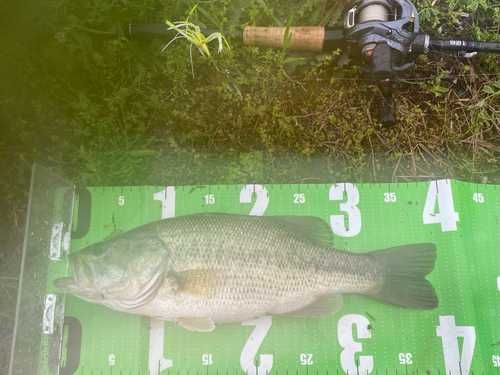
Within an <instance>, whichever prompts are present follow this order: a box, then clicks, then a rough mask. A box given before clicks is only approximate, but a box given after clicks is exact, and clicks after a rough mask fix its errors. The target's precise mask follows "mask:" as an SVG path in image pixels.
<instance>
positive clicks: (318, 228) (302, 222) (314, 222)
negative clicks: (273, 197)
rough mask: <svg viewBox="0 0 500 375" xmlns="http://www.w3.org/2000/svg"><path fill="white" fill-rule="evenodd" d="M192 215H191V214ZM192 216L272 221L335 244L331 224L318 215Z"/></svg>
mask: <svg viewBox="0 0 500 375" xmlns="http://www.w3.org/2000/svg"><path fill="white" fill-rule="evenodd" d="M189 216H190V215H189ZM192 216H216V217H233V218H240V219H243V220H260V221H264V222H269V223H272V224H273V225H275V226H277V227H282V228H285V229H288V230H291V231H293V232H294V233H297V234H299V235H300V236H302V237H305V238H307V239H309V240H310V241H312V242H313V243H315V244H317V245H324V246H330V247H331V246H333V238H334V237H333V232H332V229H331V228H330V226H329V225H328V224H327V222H326V221H324V220H323V219H321V218H319V217H316V216H293V215H283V216H250V215H238V214H226V213H218V212H206V213H199V214H193V215H192Z"/></svg>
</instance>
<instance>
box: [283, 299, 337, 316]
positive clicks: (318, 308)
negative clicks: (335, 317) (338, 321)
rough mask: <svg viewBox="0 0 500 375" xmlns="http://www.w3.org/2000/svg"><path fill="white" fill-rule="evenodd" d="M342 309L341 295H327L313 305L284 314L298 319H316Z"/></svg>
mask: <svg viewBox="0 0 500 375" xmlns="http://www.w3.org/2000/svg"><path fill="white" fill-rule="evenodd" d="M341 307H342V294H329V295H327V296H322V297H320V298H319V299H317V300H315V301H314V302H313V303H311V304H309V305H307V306H305V307H302V308H301V309H298V310H295V311H290V312H288V313H285V314H280V315H287V316H295V317H298V318H317V317H321V316H327V315H331V314H334V313H336V312H337V311H339V309H340V308H341Z"/></svg>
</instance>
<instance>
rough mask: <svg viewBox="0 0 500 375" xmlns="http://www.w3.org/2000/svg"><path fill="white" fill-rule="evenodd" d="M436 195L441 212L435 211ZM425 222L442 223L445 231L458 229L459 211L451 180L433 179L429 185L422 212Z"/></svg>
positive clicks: (442, 228)
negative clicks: (455, 205)
mask: <svg viewBox="0 0 500 375" xmlns="http://www.w3.org/2000/svg"><path fill="white" fill-rule="evenodd" d="M436 197H437V203H438V208H439V213H435V209H436ZM422 217H423V220H424V224H435V223H441V230H442V231H443V232H447V231H452V230H457V221H458V220H459V219H458V212H455V208H454V206H453V195H452V192H451V185H450V180H438V181H433V182H431V184H430V185H429V191H428V192H427V198H426V200H425V206H424V212H423V214H422Z"/></svg>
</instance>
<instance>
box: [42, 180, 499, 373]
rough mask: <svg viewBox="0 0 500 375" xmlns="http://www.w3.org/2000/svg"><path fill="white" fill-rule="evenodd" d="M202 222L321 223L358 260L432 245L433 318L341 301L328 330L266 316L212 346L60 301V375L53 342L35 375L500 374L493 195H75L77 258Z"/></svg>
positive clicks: (242, 191)
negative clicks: (142, 232)
mask: <svg viewBox="0 0 500 375" xmlns="http://www.w3.org/2000/svg"><path fill="white" fill-rule="evenodd" d="M200 212H222V213H237V214H245V215H248V214H250V215H263V216H275V215H301V216H316V217H319V218H321V219H324V220H325V221H326V222H327V223H328V224H329V225H330V226H331V228H332V231H333V233H334V247H335V248H338V249H343V250H347V251H350V252H356V253H365V252H369V251H373V250H378V249H384V248H388V247H393V246H398V245H404V244H416V243H423V242H432V243H435V244H436V247H437V260H436V263H435V267H434V269H433V270H432V272H431V273H430V274H429V275H428V276H427V279H428V280H429V281H430V282H431V283H432V284H433V286H434V287H435V289H436V293H437V296H438V298H439V306H438V307H437V308H436V309H434V310H412V309H408V308H404V307H399V306H395V305H391V304H388V303H385V302H382V301H380V300H376V299H374V298H371V297H368V296H365V295H358V294H344V295H343V297H344V303H343V306H342V307H341V309H340V310H339V311H338V312H337V313H335V314H334V315H331V316H328V317H324V318H296V317H287V316H279V315H273V316H264V317H260V318H256V319H254V320H249V321H245V322H242V323H230V324H222V325H218V326H216V328H215V330H214V331H212V332H208V333H206V332H191V331H188V330H186V329H184V328H181V327H179V326H177V325H176V324H175V323H174V322H163V321H158V320H155V319H152V318H148V317H143V316H139V315H132V314H127V313H123V312H118V311H114V310H111V309H109V308H106V307H104V306H101V305H96V304H91V303H88V302H85V301H83V300H80V299H79V298H77V297H74V296H73V295H70V294H66V295H65V303H64V330H63V332H62V344H61V348H62V349H61V350H62V355H61V361H60V369H57V365H56V366H55V367H56V368H54V365H53V364H52V365H50V364H48V362H49V360H48V359H47V358H51V356H52V355H51V353H50V350H51V349H49V348H50V347H51V345H49V341H50V340H51V338H50V336H51V335H50V334H46V335H43V336H42V341H44V342H43V343H42V345H41V346H40V348H41V350H40V360H39V373H40V374H50V373H57V371H58V373H59V374H73V373H74V374H124V375H125V374H160V373H161V374H162V375H164V374H172V375H176V374H179V375H181V374H182V375H185V374H186V375H188V374H191V375H194V374H214V375H215V374H220V375H223V374H231V375H233V374H244V373H247V374H250V375H257V374H262V375H264V374H267V373H269V374H283V375H285V374H289V375H309V374H311V375H314V374H318V375H319V374H321V375H336V374H360V375H361V374H375V375H379V374H380V375H384V374H429V375H430V374H432V375H434V374H436V375H446V374H449V375H465V374H478V375H480V374H499V370H500V352H499V349H500V338H499V331H500V327H499V289H500V279H499V275H500V271H499V263H500V262H499V249H500V244H499V186H493V185H479V184H470V183H465V182H461V181H455V180H439V181H432V182H419V183H408V184H406V183H399V184H395V183H391V184H351V183H345V184H344V183H341V184H335V185H334V184H328V185H325V184H318V185H313V184H311V185H293V184H292V185H227V186H226V185H224V186H222V185H219V186H208V185H207V186H179V187H151V186H150V187H147V186H146V187H106V188H103V187H96V188H89V189H76V196H75V206H74V211H73V233H72V237H71V247H70V251H71V252H75V251H78V250H80V249H82V248H84V247H86V246H88V245H90V244H92V243H95V242H99V241H102V240H104V239H106V238H109V237H111V236H113V235H114V234H117V233H120V232H125V231H127V230H130V229H132V228H135V227H137V226H140V225H143V224H146V223H149V222H152V221H155V220H159V219H162V218H168V217H174V216H182V215H187V214H193V213H200ZM48 268H49V271H48V277H47V291H46V296H45V299H46V301H45V303H46V306H47V305H50V301H52V300H56V299H61V298H64V296H63V295H64V293H62V292H61V291H59V290H57V289H56V288H55V287H54V286H53V280H54V279H55V278H57V277H64V276H66V275H68V274H69V275H70V272H71V271H70V270H68V264H67V260H66V257H65V256H62V257H61V259H60V260H53V261H50V262H49V265H48ZM48 321H49V325H50V319H48ZM47 333H50V329H49V330H47ZM52 357H53V356H52Z"/></svg>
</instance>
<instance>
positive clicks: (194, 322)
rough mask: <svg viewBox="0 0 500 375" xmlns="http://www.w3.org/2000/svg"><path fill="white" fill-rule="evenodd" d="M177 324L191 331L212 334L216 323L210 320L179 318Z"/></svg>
mask: <svg viewBox="0 0 500 375" xmlns="http://www.w3.org/2000/svg"><path fill="white" fill-rule="evenodd" d="M175 322H176V323H177V324H178V325H180V326H181V327H183V328H186V329H188V330H190V331H198V332H211V331H213V330H214V328H215V323H214V322H213V320H212V319H210V318H178V319H176V320H175Z"/></svg>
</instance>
